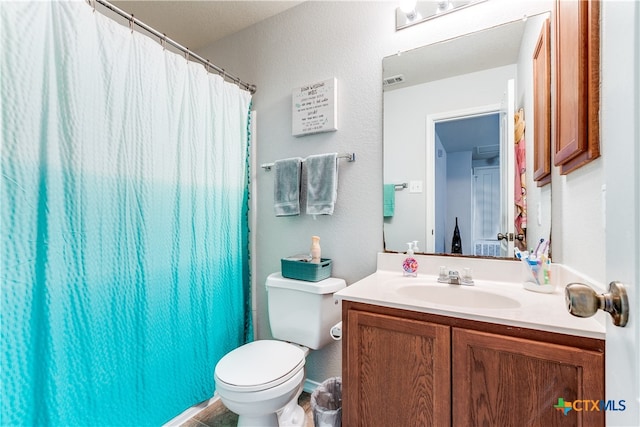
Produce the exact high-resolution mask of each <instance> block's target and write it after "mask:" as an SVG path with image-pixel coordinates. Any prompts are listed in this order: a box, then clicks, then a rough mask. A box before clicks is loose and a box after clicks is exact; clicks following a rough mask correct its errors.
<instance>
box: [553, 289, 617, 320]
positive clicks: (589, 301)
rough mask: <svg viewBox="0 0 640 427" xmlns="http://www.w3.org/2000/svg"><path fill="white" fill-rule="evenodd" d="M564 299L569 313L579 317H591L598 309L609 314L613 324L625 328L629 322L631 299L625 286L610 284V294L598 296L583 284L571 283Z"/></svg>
mask: <svg viewBox="0 0 640 427" xmlns="http://www.w3.org/2000/svg"><path fill="white" fill-rule="evenodd" d="M564 299H565V301H566V302H567V310H569V313H571V314H573V315H574V316H577V317H591V316H593V315H594V314H595V313H596V311H598V309H600V310H604V311H606V312H607V313H609V314H610V315H611V317H612V319H613V324H614V325H616V326H620V327H623V326H625V325H626V324H627V322H628V321H629V299H628V298H627V291H626V289H625V287H624V285H623V284H622V283H620V282H611V283H609V292H607V293H606V294H601V295H598V294H597V293H596V291H594V290H593V289H592V288H590V287H589V286H587V285H585V284H582V283H569V284H568V285H567V287H566V288H565V289H564Z"/></svg>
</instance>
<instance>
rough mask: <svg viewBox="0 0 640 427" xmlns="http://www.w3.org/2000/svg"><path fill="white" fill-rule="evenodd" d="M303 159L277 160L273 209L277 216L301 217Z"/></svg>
mask: <svg viewBox="0 0 640 427" xmlns="http://www.w3.org/2000/svg"><path fill="white" fill-rule="evenodd" d="M301 163H302V159H301V158H300V157H293V158H291V159H283V160H276V161H275V162H274V167H275V175H276V176H275V182H274V192H273V199H274V203H273V209H274V211H275V213H276V216H293V215H300V165H301Z"/></svg>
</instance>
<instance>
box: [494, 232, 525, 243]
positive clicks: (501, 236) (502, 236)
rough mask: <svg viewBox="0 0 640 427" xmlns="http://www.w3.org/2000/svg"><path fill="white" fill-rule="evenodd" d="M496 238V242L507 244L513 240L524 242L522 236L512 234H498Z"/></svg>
mask: <svg viewBox="0 0 640 427" xmlns="http://www.w3.org/2000/svg"><path fill="white" fill-rule="evenodd" d="M496 237H497V238H498V240H507V241H509V242H513V239H516V240H520V241H523V240H524V234H516V235H514V234H513V233H498V235H497V236H496Z"/></svg>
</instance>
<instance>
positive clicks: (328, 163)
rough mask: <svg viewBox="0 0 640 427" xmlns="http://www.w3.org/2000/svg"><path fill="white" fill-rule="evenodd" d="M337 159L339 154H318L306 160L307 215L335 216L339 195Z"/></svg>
mask: <svg viewBox="0 0 640 427" xmlns="http://www.w3.org/2000/svg"><path fill="white" fill-rule="evenodd" d="M337 159H338V153H330V154H318V155H314V156H309V157H307V158H306V159H305V161H304V169H305V172H306V177H307V192H306V196H307V214H309V215H332V214H333V209H334V207H335V203H336V197H337V195H338V163H337Z"/></svg>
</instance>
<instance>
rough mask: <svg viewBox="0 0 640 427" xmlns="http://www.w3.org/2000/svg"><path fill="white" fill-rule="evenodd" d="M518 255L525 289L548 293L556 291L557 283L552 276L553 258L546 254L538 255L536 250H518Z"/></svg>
mask: <svg viewBox="0 0 640 427" xmlns="http://www.w3.org/2000/svg"><path fill="white" fill-rule="evenodd" d="M516 257H517V258H519V259H520V261H521V263H522V284H523V286H524V288H525V289H527V290H529V291H533V292H541V293H546V294H550V293H553V292H554V291H555V289H556V285H555V282H554V281H553V280H552V278H551V259H549V257H548V256H547V255H546V254H542V255H541V256H540V257H538V256H536V254H535V252H534V253H531V254H529V253H527V252H516Z"/></svg>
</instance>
